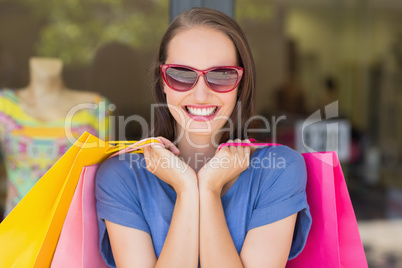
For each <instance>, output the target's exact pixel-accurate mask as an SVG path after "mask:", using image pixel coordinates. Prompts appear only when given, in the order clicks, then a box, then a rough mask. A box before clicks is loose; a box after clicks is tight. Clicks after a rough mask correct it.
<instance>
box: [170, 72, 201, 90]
mask: <svg viewBox="0 0 402 268" xmlns="http://www.w3.org/2000/svg"><path fill="white" fill-rule="evenodd" d="M166 79H167V82H168V84H169V86H170V87H172V88H173V89H175V90H183V91H185V90H189V89H190V88H191V87H192V86H193V85H194V82H195V81H196V80H197V73H196V72H194V71H193V70H190V69H187V68H183V67H169V68H168V69H167V70H166Z"/></svg>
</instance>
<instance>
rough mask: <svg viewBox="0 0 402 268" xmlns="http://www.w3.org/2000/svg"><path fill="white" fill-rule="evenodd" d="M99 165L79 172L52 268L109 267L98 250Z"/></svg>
mask: <svg viewBox="0 0 402 268" xmlns="http://www.w3.org/2000/svg"><path fill="white" fill-rule="evenodd" d="M98 166H99V165H92V166H87V167H84V168H83V169H82V172H81V176H80V179H79V181H78V185H77V188H76V190H75V193H74V196H73V200H72V201H71V205H70V208H69V210H68V213H67V217H66V219H65V221H64V225H63V229H62V231H61V234H60V238H59V242H58V244H57V247H56V251H55V254H54V257H53V261H52V265H51V267H54V268H56V267H57V268H62V267H66V268H67V267H88V268H89V267H99V268H102V267H108V266H107V265H106V263H105V262H104V260H103V258H102V256H101V254H100V250H99V233H98V223H97V217H96V200H95V175H96V171H97V169H98Z"/></svg>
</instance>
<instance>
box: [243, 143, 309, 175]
mask: <svg viewBox="0 0 402 268" xmlns="http://www.w3.org/2000/svg"><path fill="white" fill-rule="evenodd" d="M250 160H251V161H250V163H251V164H260V166H259V167H260V168H265V170H266V171H273V170H276V171H277V172H281V171H283V169H286V168H287V167H290V166H295V165H298V166H299V165H300V166H304V165H305V162H304V158H303V156H302V155H301V154H300V153H299V152H297V151H295V150H293V149H291V148H289V147H287V146H284V145H280V146H266V147H259V148H258V149H257V150H256V151H255V152H254V154H253V155H252V156H251V159H250ZM252 167H253V165H252ZM255 167H258V166H255Z"/></svg>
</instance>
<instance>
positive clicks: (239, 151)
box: [234, 139, 244, 155]
mask: <svg viewBox="0 0 402 268" xmlns="http://www.w3.org/2000/svg"><path fill="white" fill-rule="evenodd" d="M234 142H235V143H242V141H241V140H240V139H235V140H234ZM236 149H237V152H238V153H239V154H241V155H243V153H244V146H241V145H238V146H236Z"/></svg>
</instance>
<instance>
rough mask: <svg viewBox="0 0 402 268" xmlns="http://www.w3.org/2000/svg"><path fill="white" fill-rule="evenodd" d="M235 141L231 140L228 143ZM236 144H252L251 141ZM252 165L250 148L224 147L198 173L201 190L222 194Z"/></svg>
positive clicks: (237, 140)
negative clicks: (231, 182) (225, 187)
mask: <svg viewBox="0 0 402 268" xmlns="http://www.w3.org/2000/svg"><path fill="white" fill-rule="evenodd" d="M232 142H233V141H231V140H229V141H228V143H232ZM234 142H236V143H240V142H241V143H250V141H249V140H244V141H241V140H240V139H236V140H235V141H234ZM249 164H250V147H249V146H229V147H223V148H222V149H221V150H220V151H218V152H217V153H216V154H215V156H214V157H213V158H212V159H211V160H210V161H208V163H206V164H205V165H204V166H203V167H202V168H201V169H200V171H199V172H198V183H199V188H200V190H201V189H208V190H210V191H212V192H214V193H216V194H220V193H221V191H222V189H223V186H224V185H225V184H226V183H228V182H229V181H231V180H233V179H236V178H237V177H238V176H239V174H240V173H241V172H243V171H244V170H246V169H247V167H248V166H249Z"/></svg>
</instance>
